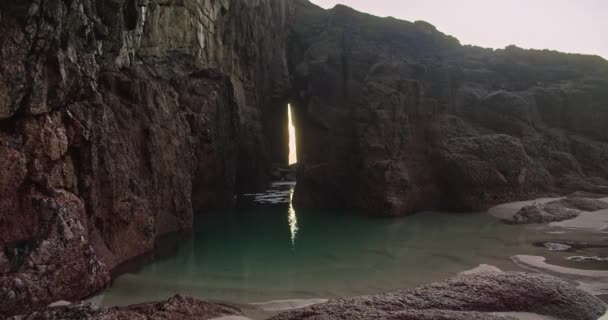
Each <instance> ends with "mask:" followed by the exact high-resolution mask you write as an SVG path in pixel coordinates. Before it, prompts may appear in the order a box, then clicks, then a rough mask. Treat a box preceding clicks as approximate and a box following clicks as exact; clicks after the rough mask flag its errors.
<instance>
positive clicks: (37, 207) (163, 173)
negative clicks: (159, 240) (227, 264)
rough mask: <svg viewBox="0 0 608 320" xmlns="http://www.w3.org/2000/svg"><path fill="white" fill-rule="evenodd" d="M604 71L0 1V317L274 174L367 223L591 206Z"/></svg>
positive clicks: (486, 53) (595, 60)
mask: <svg viewBox="0 0 608 320" xmlns="http://www.w3.org/2000/svg"><path fill="white" fill-rule="evenodd" d="M607 89H608V62H606V61H605V60H603V59H601V58H599V57H591V56H579V55H566V54H561V53H556V52H548V51H529V50H522V49H519V48H516V47H509V48H506V49H505V50H497V51H493V50H488V49H481V48H476V47H467V46H461V45H460V44H459V42H458V41H457V40H456V39H454V38H452V37H449V36H446V35H444V34H443V33H441V32H439V31H437V30H436V29H435V28H434V27H433V26H431V25H430V24H428V23H425V22H415V23H409V22H405V21H399V20H396V19H392V18H386V19H381V18H376V17H372V16H369V15H365V14H362V13H359V12H356V11H354V10H352V9H349V8H346V7H343V6H337V7H336V8H334V9H332V10H329V11H325V10H322V9H320V8H318V7H316V6H314V5H312V4H310V3H309V2H307V1H305V0H251V1H245V0H3V1H0V301H3V303H2V304H0V315H6V314H15V313H20V312H23V311H25V310H30V309H32V308H34V309H36V308H41V307H44V306H46V305H47V304H48V303H50V302H53V301H56V300H63V299H65V300H76V299H79V298H83V297H86V296H89V295H91V294H93V293H95V292H96V291H98V290H100V289H101V288H103V287H104V286H105V285H106V284H107V283H108V282H109V280H110V275H109V274H110V271H111V270H112V269H114V268H115V267H116V266H117V265H118V264H120V263H122V262H125V261H126V260H129V259H131V258H133V257H136V256H138V255H141V254H143V253H145V252H147V251H149V250H151V249H152V248H153V246H154V239H155V238H156V237H158V236H160V235H162V234H165V233H169V232H176V231H184V230H188V229H190V228H191V226H192V217H193V212H199V211H200V212H202V211H205V210H209V209H216V208H223V207H226V206H229V205H230V204H231V202H232V200H233V195H234V194H235V193H236V192H241V191H246V190H254V189H259V188H261V187H263V186H264V185H265V184H266V183H267V182H268V179H269V177H270V173H271V168H272V165H273V163H285V162H286V161H287V123H286V117H287V116H286V113H287V108H286V105H287V103H288V102H291V103H292V104H293V107H294V113H295V114H294V117H295V121H296V126H297V130H298V139H299V141H298V149H299V155H298V158H299V159H300V162H301V163H300V164H299V166H298V181H299V182H298V187H297V191H296V196H295V200H296V202H297V205H299V206H309V207H327V206H340V207H347V208H352V209H356V210H360V211H365V212H368V213H371V214H378V215H403V214H408V213H411V212H414V211H416V210H419V209H426V208H438V207H444V208H449V209H452V210H454V209H462V210H474V209H480V208H485V207H487V206H488V205H491V204H495V203H498V202H503V201H509V200H513V199H520V198H530V197H534V196H536V195H539V194H548V193H561V192H565V191H572V190H584V191H588V192H597V193H602V192H607V191H608V190H607V189H608V187H606V186H608V181H607V179H608V131H607V130H606V129H605V128H606V124H608V90H607Z"/></svg>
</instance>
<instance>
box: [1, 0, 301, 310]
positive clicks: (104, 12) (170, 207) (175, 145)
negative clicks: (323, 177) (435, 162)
mask: <svg viewBox="0 0 608 320" xmlns="http://www.w3.org/2000/svg"><path fill="white" fill-rule="evenodd" d="M288 9H289V8H288V7H287V2H286V1H276V0H272V1H270V0H269V1H251V2H250V1H213V0H197V1H195V0H186V1H178V0H175V1H166V0H164V1H161V0H150V1H137V0H99V1H94V0H74V1H63V0H29V1H21V0H9V1H2V2H1V3H0V16H1V18H0V61H2V63H1V64H0V177H1V179H0V249H1V250H0V300H2V301H3V303H2V304H0V314H14V313H19V312H23V311H24V310H29V309H31V308H32V307H33V308H39V307H42V306H46V305H47V304H48V303H50V302H53V301H56V300H61V299H68V300H70V299H79V298H83V297H86V296H87V295H91V294H93V293H94V292H96V291H97V290H99V289H101V288H103V286H105V285H106V284H107V283H108V282H109V279H110V277H109V270H111V269H112V268H114V267H115V266H116V265H117V264H119V263H121V262H124V261H125V260H127V259H130V258H133V257H135V256H137V255H140V254H143V253H145V252H147V251H149V250H151V249H152V248H153V245H154V239H155V237H157V236H159V235H161V234H164V233H168V232H173V231H179V230H187V229H189V228H191V226H192V216H193V211H200V210H206V209H212V208H222V207H225V206H228V205H230V203H231V201H232V199H233V194H234V192H235V190H236V183H237V180H240V182H239V186H240V188H244V189H246V188H255V187H256V186H259V185H264V184H265V182H266V181H267V179H268V177H267V172H268V171H269V170H268V168H269V166H270V163H271V162H272V161H279V160H280V159H275V157H277V154H278V153H279V152H277V151H274V152H272V150H273V149H272V148H273V147H275V146H274V145H273V143H276V142H273V141H274V140H273V139H275V140H277V139H281V138H282V137H281V133H282V132H283V131H284V130H283V128H282V127H280V126H278V125H276V124H275V122H274V121H272V117H274V116H276V112H274V111H275V110H274V109H273V108H275V107H276V106H278V103H280V104H281V106H283V108H281V110H285V108H284V106H285V104H286V103H285V102H284V101H285V92H286V88H287V84H288V79H287V75H288V73H287V65H286V60H285V57H284V52H285V50H284V46H285V40H284V38H285V37H286V34H285V33H284V31H283V30H285V29H286V28H284V25H285V24H286V22H287V15H288V13H289V10H288ZM282 112H284V111H282ZM269 119H270V120H269ZM269 123H270V124H272V125H269ZM277 132H278V133H277ZM270 135H272V136H273V139H270V138H267V136H270ZM277 137H278V138H277Z"/></svg>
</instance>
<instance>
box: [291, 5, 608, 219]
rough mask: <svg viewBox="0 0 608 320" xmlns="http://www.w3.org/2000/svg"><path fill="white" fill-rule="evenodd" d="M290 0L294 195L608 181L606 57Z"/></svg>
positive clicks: (428, 202) (442, 198)
mask: <svg viewBox="0 0 608 320" xmlns="http://www.w3.org/2000/svg"><path fill="white" fill-rule="evenodd" d="M294 2H295V4H296V10H295V12H296V13H295V19H294V24H293V26H292V28H293V32H292V33H293V34H292V38H293V39H294V41H292V42H290V48H289V54H288V58H289V62H290V65H291V71H292V74H293V79H294V80H293V86H294V97H293V101H292V105H293V107H294V109H295V112H294V114H295V119H296V122H297V125H296V127H297V129H298V139H299V141H298V152H299V154H298V158H299V160H300V165H299V168H300V169H299V175H298V187H297V190H296V194H295V201H296V205H298V206H300V207H305V206H308V207H322V206H329V205H334V206H345V207H350V208H352V209H356V210H362V211H365V212H368V213H371V214H378V215H401V214H407V213H411V212H414V211H416V210H419V209H428V208H437V207H444V208H445V209H449V210H455V209H459V210H463V211H470V210H480V209H487V208H488V207H490V206H492V205H496V204H498V203H505V202H512V201H515V200H524V199H533V198H538V197H539V196H548V195H551V194H564V193H567V192H572V191H577V190H582V191H588V192H596V193H604V192H606V189H605V188H606V186H608V183H607V182H606V179H608V168H606V165H605V164H606V163H608V161H607V160H608V159H607V158H606V157H607V156H608V145H607V141H608V140H607V135H606V132H608V131H606V130H605V126H606V123H608V94H607V93H606V92H608V90H607V89H608V62H606V61H605V60H604V59H602V58H600V57H592V56H582V55H567V54H561V53H557V52H552V51H535V50H523V49H520V48H517V47H514V46H510V47H507V48H506V49H504V50H489V49H482V48H477V47H471V46H461V45H460V44H459V43H458V41H457V40H456V39H454V38H453V37H450V36H446V35H445V34H443V33H441V32H439V31H437V30H436V29H435V28H434V27H433V26H431V25H429V24H428V23H425V22H415V23H410V22H405V21H399V20H396V19H392V18H386V19H381V18H377V17H373V16H370V15H366V14H363V13H360V12H356V11H354V10H352V9H350V8H347V7H344V6H336V7H335V8H333V9H331V10H327V11H326V10H323V9H321V8H318V7H316V6H314V5H312V4H310V3H308V2H307V1H294Z"/></svg>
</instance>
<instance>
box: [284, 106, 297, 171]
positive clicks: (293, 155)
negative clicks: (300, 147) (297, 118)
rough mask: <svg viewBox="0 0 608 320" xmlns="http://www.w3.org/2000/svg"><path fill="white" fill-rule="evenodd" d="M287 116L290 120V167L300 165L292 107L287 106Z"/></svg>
mask: <svg viewBox="0 0 608 320" xmlns="http://www.w3.org/2000/svg"><path fill="white" fill-rule="evenodd" d="M287 115H288V118H289V119H288V121H289V165H292V164H294V163H298V155H297V152H296V127H294V125H293V118H292V117H291V105H287Z"/></svg>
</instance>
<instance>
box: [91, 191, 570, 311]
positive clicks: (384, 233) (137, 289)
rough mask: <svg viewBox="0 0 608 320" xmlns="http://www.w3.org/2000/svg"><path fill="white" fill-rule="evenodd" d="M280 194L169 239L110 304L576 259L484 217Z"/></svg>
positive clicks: (124, 278)
mask: <svg viewBox="0 0 608 320" xmlns="http://www.w3.org/2000/svg"><path fill="white" fill-rule="evenodd" d="M279 188H280V189H284V190H283V191H273V192H271V193H270V194H265V195H257V198H255V197H253V196H251V197H246V198H245V199H240V200H239V205H238V206H237V208H236V209H235V210H233V211H231V212H218V213H212V214H205V215H199V216H198V217H197V218H196V221H195V230H194V234H193V235H192V236H190V237H186V238H184V237H181V238H178V237H172V238H168V239H165V240H163V241H161V243H160V244H159V247H160V248H161V249H162V250H161V249H159V252H157V253H156V255H155V258H154V260H153V261H152V262H151V263H147V264H145V265H143V266H139V267H138V268H135V269H132V270H130V271H129V272H126V273H124V274H122V275H121V276H119V277H117V278H116V279H115V281H114V282H113V283H112V285H111V287H110V288H109V289H108V290H106V291H105V292H104V293H103V295H102V296H100V298H102V299H103V304H104V305H125V304H132V303H138V302H143V301H151V300H158V299H163V298H167V297H169V296H172V295H174V294H175V293H182V294H188V295H193V296H197V297H201V298H206V299H210V300H220V301H230V302H236V303H248V302H261V301H269V300H277V299H294V298H297V299H307V298H331V297H338V296H352V295H361V294H369V293H377V292H383V291H390V290H397V289H404V288H410V287H414V286H418V285H421V284H425V283H429V282H432V281H436V280H441V279H444V278H448V277H451V276H453V275H455V274H457V273H459V272H462V271H464V270H469V269H472V268H475V267H477V266H478V265H480V264H491V265H495V266H498V267H499V268H501V269H504V270H516V269H517V266H516V265H515V264H514V263H512V262H511V260H510V257H511V256H513V255H515V254H531V255H543V256H550V257H552V258H554V259H556V260H560V261H565V259H563V257H564V256H565V255H568V254H566V253H556V252H550V251H548V250H547V249H546V248H543V247H538V246H534V245H533V243H534V242H536V241H546V240H551V239H554V238H559V235H550V234H547V233H546V232H542V231H539V230H538V229H537V228H534V227H530V226H527V227H526V226H511V225H506V224H503V223H501V222H500V221H499V220H497V219H496V218H494V217H492V216H490V215H488V214H485V213H470V214H454V213H441V212H423V213H419V214H416V215H413V216H410V217H406V218H400V219H378V218H369V217H363V216H357V215H353V214H352V213H349V212H307V211H297V212H296V211H295V210H294V209H293V208H292V207H291V205H290V204H289V197H290V188H289V186H283V187H279ZM252 199H258V201H263V202H265V203H259V202H253V201H252ZM285 202H287V203H285ZM570 255H571V254H570Z"/></svg>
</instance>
